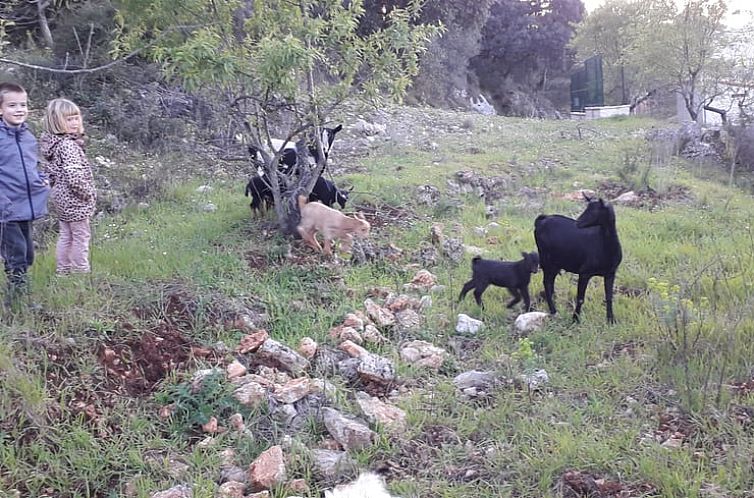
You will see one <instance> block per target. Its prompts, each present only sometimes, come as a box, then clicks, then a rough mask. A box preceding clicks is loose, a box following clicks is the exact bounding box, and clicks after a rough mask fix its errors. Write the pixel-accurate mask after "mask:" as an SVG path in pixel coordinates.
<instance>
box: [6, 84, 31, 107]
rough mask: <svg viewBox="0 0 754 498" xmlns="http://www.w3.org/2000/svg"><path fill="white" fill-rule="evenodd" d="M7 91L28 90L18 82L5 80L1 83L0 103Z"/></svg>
mask: <svg viewBox="0 0 754 498" xmlns="http://www.w3.org/2000/svg"><path fill="white" fill-rule="evenodd" d="M6 93H26V90H25V89H24V87H22V86H21V85H17V84H16V83H10V82H7V81H3V82H2V83H0V104H2V103H3V97H5V94H6Z"/></svg>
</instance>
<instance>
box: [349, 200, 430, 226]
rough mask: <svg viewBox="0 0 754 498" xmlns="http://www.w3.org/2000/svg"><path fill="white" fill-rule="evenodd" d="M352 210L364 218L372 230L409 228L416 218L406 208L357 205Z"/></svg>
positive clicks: (385, 205) (383, 205) (384, 205)
mask: <svg viewBox="0 0 754 498" xmlns="http://www.w3.org/2000/svg"><path fill="white" fill-rule="evenodd" d="M353 208H354V209H355V210H356V211H358V212H360V213H362V214H363V215H364V218H366V220H367V221H368V222H369V224H370V225H371V227H372V229H373V230H374V229H379V228H383V227H387V226H399V227H402V228H410V227H411V226H413V224H414V221H415V220H416V219H417V218H418V216H417V215H416V214H415V213H413V212H412V211H410V210H408V209H406V208H400V207H395V206H390V205H387V204H382V205H380V206H374V205H371V204H359V205H356V206H354V207H353Z"/></svg>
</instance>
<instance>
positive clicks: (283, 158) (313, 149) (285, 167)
mask: <svg viewBox="0 0 754 498" xmlns="http://www.w3.org/2000/svg"><path fill="white" fill-rule="evenodd" d="M342 129H343V125H338V126H336V127H334V128H322V137H321V141H322V149H323V152H324V153H325V161H326V160H327V156H328V155H329V154H330V150H331V149H332V144H333V141H335V135H336V134H337V133H338V132H339V131H340V130H342ZM283 143H284V142H283V140H280V139H277V138H273V139H272V146H273V147H274V148H275V149H280V148H281V147H283ZM307 149H308V151H309V157H308V158H307V159H308V161H309V162H310V163H314V164H316V163H318V162H319V151H318V150H317V146H316V144H315V142H314V140H309V142H308V144H307ZM249 154H251V157H253V158H254V159H256V160H257V161H262V154H261V153H260V152H259V149H257V148H256V147H254V146H253V145H249ZM297 156H298V154H297V153H296V144H295V143H294V142H288V143H286V144H285V148H283V150H282V152H281V154H280V162H279V164H278V167H279V169H280V171H282V172H283V173H285V174H289V173H290V172H291V171H293V168H294V167H295V166H296V159H297Z"/></svg>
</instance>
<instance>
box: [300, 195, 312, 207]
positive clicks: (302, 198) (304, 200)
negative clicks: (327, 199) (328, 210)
mask: <svg viewBox="0 0 754 498" xmlns="http://www.w3.org/2000/svg"><path fill="white" fill-rule="evenodd" d="M307 202H309V198H308V197H306V196H305V195H299V196H298V210H299V211H301V210H302V209H304V206H306V203H307Z"/></svg>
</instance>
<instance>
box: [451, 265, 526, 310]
mask: <svg viewBox="0 0 754 498" xmlns="http://www.w3.org/2000/svg"><path fill="white" fill-rule="evenodd" d="M521 255H522V256H523V257H524V258H523V259H522V260H520V261H515V262H514V261H495V260H492V259H482V258H481V256H474V258H473V259H472V260H471V280H469V281H468V282H466V283H465V284H464V286H463V289H461V295H460V296H458V301H459V302H460V301H462V300H463V298H464V297H466V293H467V292H469V291H470V290H471V289H474V299H476V303H477V304H478V305H479V306H481V307H482V308H484V304H482V294H483V293H484V291H485V290H486V289H487V287H489V286H490V285H496V286H498V287H505V288H506V289H508V292H510V293H511V295H512V296H513V300H512V301H511V302H509V303H508V305H507V306H508V308H512V307H513V306H515V305H516V304H517V303H518V302H519V301H521V298H523V300H524V309H525V310H526V311H527V312H528V311H531V299H530V298H529V280H531V274H532V273H537V269H538V268H539V255H537V253H536V252H529V253H526V252H522V253H521Z"/></svg>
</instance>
